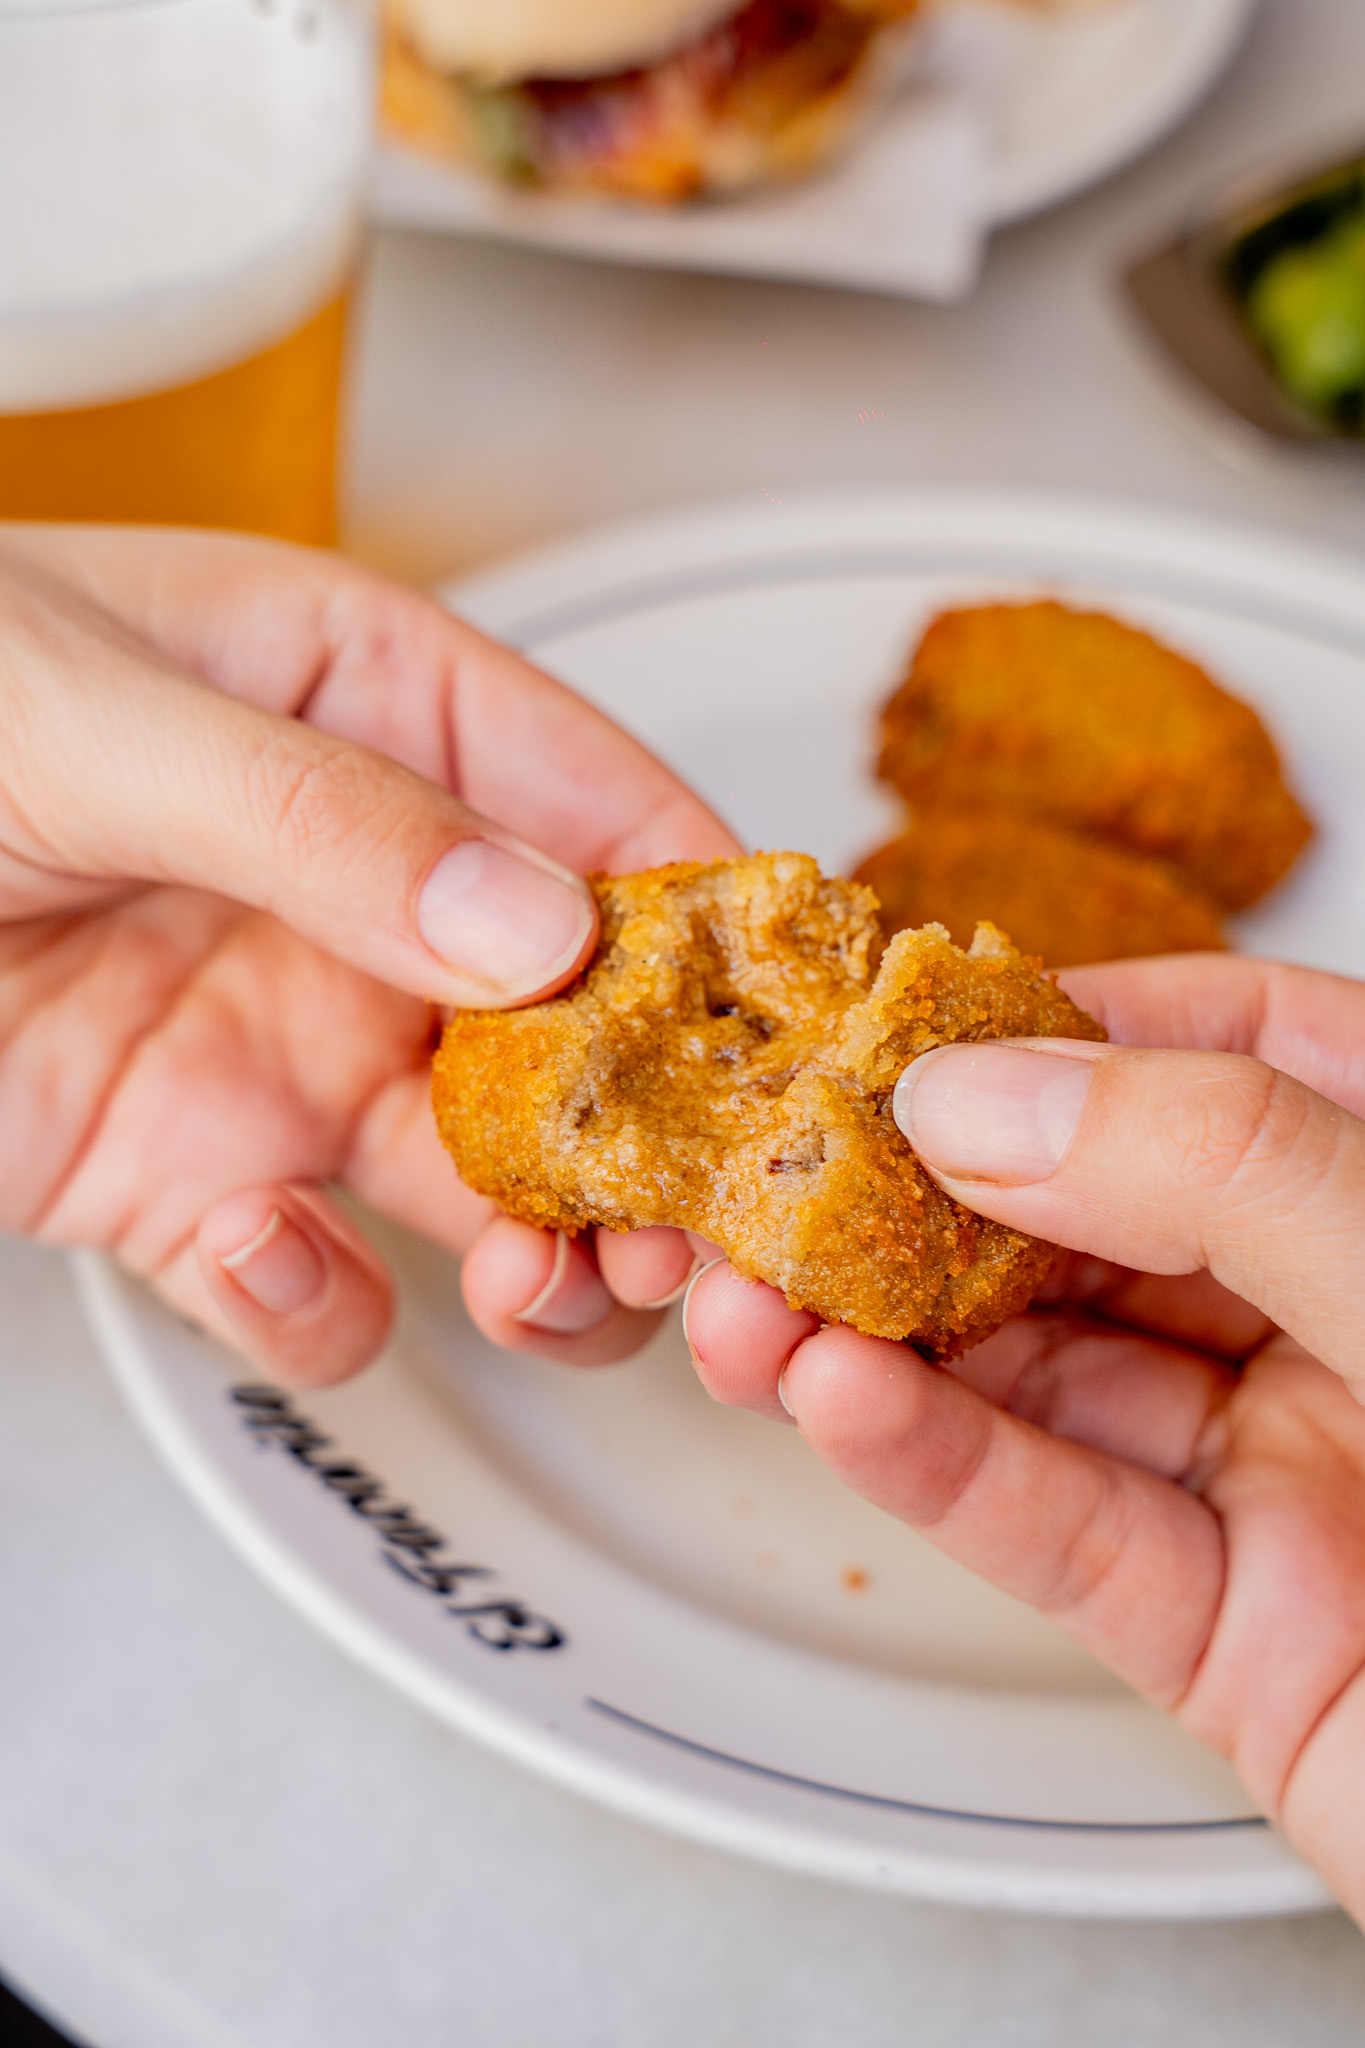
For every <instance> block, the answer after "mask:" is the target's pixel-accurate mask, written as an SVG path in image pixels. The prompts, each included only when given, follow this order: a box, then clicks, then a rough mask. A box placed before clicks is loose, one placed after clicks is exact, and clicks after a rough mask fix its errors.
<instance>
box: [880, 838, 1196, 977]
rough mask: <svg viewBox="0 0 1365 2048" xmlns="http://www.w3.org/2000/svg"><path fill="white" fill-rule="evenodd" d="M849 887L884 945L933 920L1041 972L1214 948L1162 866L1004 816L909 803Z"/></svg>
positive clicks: (1185, 889)
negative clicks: (991, 932)
mask: <svg viewBox="0 0 1365 2048" xmlns="http://www.w3.org/2000/svg"><path fill="white" fill-rule="evenodd" d="M854 880H855V881H858V882H865V883H866V884H867V886H868V887H869V888H870V889H872V890H873V891H875V893H876V896H877V900H878V902H879V903H880V904H881V910H882V926H883V929H884V930H885V931H886V932H887V934H888V935H889V934H890V933H892V932H899V931H904V930H906V929H907V927H911V926H914V925H921V924H927V923H928V922H929V921H930V920H931V919H935V920H937V922H938V923H939V924H943V925H946V926H947V927H948V931H949V934H950V936H951V937H952V939H953V940H954V942H955V943H956V944H957V945H959V946H963V945H969V944H970V942H971V935H972V932H973V930H974V929H975V927H976V926H977V925H978V924H979V923H980V922H981V921H982V920H983V919H989V920H990V921H991V922H992V923H993V924H997V925H999V926H1000V927H1001V928H1002V929H1003V930H1005V931H1007V932H1008V933H1009V935H1010V938H1011V940H1012V941H1013V943H1014V944H1015V945H1016V946H1018V948H1019V949H1020V951H1021V952H1023V953H1036V954H1037V955H1038V956H1039V958H1040V959H1041V960H1042V961H1043V963H1044V965H1045V966H1047V967H1077V966H1080V965H1081V964H1082V963H1083V962H1088V961H1092V960H1128V959H1133V958H1136V957H1138V956H1140V955H1143V954H1151V953H1200V952H1205V951H1209V950H1213V949H1216V948H1220V947H1221V946H1222V945H1223V935H1222V930H1221V927H1220V925H1219V921H1218V913H1217V911H1216V910H1215V909H1214V907H1213V905H1212V904H1211V903H1209V902H1207V901H1206V900H1205V899H1204V898H1203V897H1202V896H1200V895H1198V894H1196V892H1195V890H1194V889H1193V887H1192V886H1190V885H1188V884H1186V883H1185V882H1184V881H1183V880H1182V879H1181V877H1180V875H1179V874H1178V873H1177V871H1176V870H1175V869H1174V868H1171V867H1168V866H1167V865H1166V864H1165V862H1163V861H1157V860H1150V859H1148V858H1147V857H1146V855H1144V854H1140V853H1131V852H1129V850H1128V849H1127V848H1126V847H1122V846H1113V845H1110V844H1109V843H1108V842H1106V841H1104V840H1100V839H1088V838H1086V837H1085V836H1084V835H1083V834H1081V833H1079V832H1068V831H1066V830H1064V829H1063V828H1062V827H1061V826H1060V825H1052V824H1049V823H1047V822H1046V820H1044V819H1041V818H1023V817H1020V816H1019V815H1018V813H1017V812H1014V811H993V810H971V811H965V810H961V811H960V810H954V809H952V808H951V807H950V806H947V805H944V804H935V803H927V804H926V803H916V805H915V807H914V812H913V814H912V817H911V819H910V822H909V823H908V825H907V826H906V829H905V830H904V831H903V832H902V833H900V834H899V836H898V837H897V838H895V839H892V840H889V841H888V842H887V844H886V845H885V846H879V847H878V848H877V850H876V851H875V853H870V854H868V856H867V858H866V860H864V861H863V862H862V864H861V866H859V867H857V868H855V869H854Z"/></svg>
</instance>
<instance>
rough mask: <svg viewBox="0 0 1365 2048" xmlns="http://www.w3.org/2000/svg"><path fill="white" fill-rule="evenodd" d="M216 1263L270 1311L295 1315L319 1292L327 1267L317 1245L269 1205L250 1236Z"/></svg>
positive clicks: (280, 1314) (283, 1314) (279, 1314)
mask: <svg viewBox="0 0 1365 2048" xmlns="http://www.w3.org/2000/svg"><path fill="white" fill-rule="evenodd" d="M218 1263H219V1265H220V1266H223V1267H225V1268H226V1270H227V1271H228V1272H229V1273H231V1275H232V1277H233V1279H234V1280H235V1281H236V1283H237V1285H238V1286H239V1287H240V1288H241V1290H242V1292H243V1293H244V1294H249V1295H250V1297H251V1299H252V1300H253V1301H254V1302H255V1303H256V1305H257V1307H258V1308H263V1309H268V1310H269V1312H270V1313H271V1315H276V1316H292V1315H297V1313H298V1312H299V1310H300V1309H304V1308H308V1307H309V1306H310V1305H311V1304H312V1303H313V1302H315V1301H316V1300H317V1298H318V1296H319V1295H320V1294H321V1292H322V1289H323V1284H324V1282H325V1281H326V1278H327V1268H326V1266H325V1264H324V1263H323V1260H322V1258H321V1256H320V1254H319V1253H318V1251H317V1250H316V1248H315V1247H314V1246H313V1245H312V1244H311V1243H310V1242H309V1240H308V1239H307V1238H306V1237H305V1236H304V1234H303V1232H302V1231H301V1230H300V1229H299V1228H298V1226H297V1224H295V1223H291V1222H290V1221H289V1218H288V1217H287V1216H286V1215H285V1214H284V1211H283V1210H282V1209H272V1210H271V1212H270V1215H269V1217H268V1218H267V1219H266V1221H265V1223H263V1224H262V1226H261V1228H260V1229H259V1230H258V1231H257V1232H256V1235H255V1236H254V1237H253V1238H249V1239H248V1241H247V1242H246V1243H245V1244H244V1245H240V1246H239V1247H238V1249H237V1250H236V1251H235V1252H220V1253H219V1254H218Z"/></svg>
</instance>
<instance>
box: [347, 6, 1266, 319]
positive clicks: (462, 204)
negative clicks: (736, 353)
mask: <svg viewBox="0 0 1365 2048" xmlns="http://www.w3.org/2000/svg"><path fill="white" fill-rule="evenodd" d="M1254 7H1255V0H1107V4H1097V5H1095V6H1094V7H1093V8H1087V7H1084V6H1082V7H1079V8H1076V9H1074V10H1071V11H1068V12H1064V13H1062V14H1060V15H1055V16H1048V17H1038V16H1030V15H1029V14H1028V13H1027V12H1026V11H1025V10H1023V9H1020V10H1018V11H1010V10H999V9H976V8H973V9H971V10H969V11H968V13H967V15H966V16H965V17H963V18H958V17H957V16H956V15H955V14H954V13H953V11H951V10H950V11H949V13H948V14H947V15H946V16H945V17H944V19H943V20H942V21H936V22H934V23H933V24H932V25H931V29H930V31H929V40H928V41H927V42H926V44H925V45H924V55H923V62H922V64H921V67H920V71H919V73H918V76H919V78H920V86H919V87H916V86H915V85H914V84H913V82H912V87H911V97H910V99H907V100H905V101H901V102H898V103H897V105H896V106H895V107H894V108H893V109H892V110H891V112H890V113H889V114H888V115H887V116H885V117H884V120H883V124H882V125H883V128H884V129H890V128H891V127H892V126H895V127H897V128H898V130H901V131H903V133H901V134H900V135H899V139H898V138H896V137H892V136H890V135H887V136H884V137H883V138H882V139H881V140H878V137H877V135H876V133H875V132H874V135H873V136H872V137H871V138H870V139H869V144H868V145H866V146H865V147H867V148H869V149H870V150H871V151H873V152H874V153H875V161H873V162H872V163H871V166H870V169H869V171H868V174H867V176H860V175H859V170H858V162H857V152H855V154H854V158H853V160H852V161H851V162H850V164H849V165H848V166H847V168H846V169H843V170H836V171H834V172H832V173H830V174H829V175H828V176H827V177H826V178H823V179H818V180H815V181H813V182H812V183H811V184H809V185H807V186H803V187H799V188H796V190H795V191H793V192H792V193H790V194H785V195H784V194H782V193H772V192H765V193H762V194H758V195H755V196H754V197H753V198H751V199H747V200H746V199H740V200H735V201H731V202H728V203H727V204H726V205H725V206H723V207H711V208H688V209H684V210H682V211H681V212H678V213H675V214H671V215H670V214H668V213H663V214H661V213H659V212H658V211H657V210H655V209H653V208H639V207H630V206H620V205H612V204H609V203H606V204H604V203H594V202H584V201H568V200H548V201H547V200H545V199H538V198H536V197H535V196H533V195H530V196H528V195H518V194H515V193H508V192H501V191H497V190H495V189H494V187H493V186H492V185H491V184H489V183H488V182H487V181H485V180H482V179H480V178H478V177H476V176H474V175H472V174H469V173H464V172H460V171H457V170H453V169H447V168H445V167H443V166H441V165H439V164H437V163H434V162H432V161H429V160H427V159H424V158H421V157H418V156H416V155H414V154H412V153H410V152H409V151H406V150H403V149H399V148H393V147H386V148H383V149H381V151H380V152H379V159H378V162H377V164H376V169H375V178H374V184H373V188H372V204H373V210H374V212H375V215H376V217H377V218H378V219H379V220H381V221H383V222H385V223H386V224H388V225H392V226H398V227H403V226H409V227H420V228H446V229H450V230H453V231H456V232H462V233H475V234H487V235H494V236H498V237H500V238H506V239H510V240H513V241H521V242H527V243H531V244H533V245H539V246H543V247H547V248H556V249H562V250H567V251H572V252H573V253H575V254H578V255H587V256H597V257H605V258H607V259H610V260H618V261H623V262H636V263H656V264H665V265H671V266H674V267H682V268H689V269H690V268H695V269H703V270H707V269H714V270H738V271H741V272H749V271H752V272H756V273H772V274H776V275H779V276H798V277H808V278H817V279H818V278H824V279H826V280H827V281H828V282H830V283H836V284H838V283H842V284H852V285H865V286H866V287H867V288H869V289H873V290H877V289H881V290H887V291H896V290H909V291H912V292H916V291H921V290H923V291H926V292H928V294H929V295H930V296H945V297H951V296H953V295H954V294H955V293H956V292H957V291H960V290H961V289H964V288H965V286H966V284H967V283H969V282H970V276H971V272H972V263H971V260H970V258H968V257H966V256H965V255H964V253H963V250H962V249H961V248H958V244H959V243H961V242H962V238H963V236H964V235H967V236H968V237H969V239H970V236H971V234H972V232H973V231H972V229H971V228H970V227H969V225H968V223H967V222H966V221H963V222H962V223H960V224H959V226H958V228H957V229H956V230H954V229H952V228H949V227H948V226H947V225H946V222H944V221H940V220H939V219H938V216H940V215H944V216H946V215H948V214H951V213H952V212H953V210H954V207H955V205H960V203H961V202H960V200H958V199H957V197H956V193H955V189H950V188H955V184H956V181H958V180H961V179H968V180H970V181H974V182H979V183H980V184H981V185H982V187H983V189H981V190H980V191H979V193H978V195H977V196H976V197H975V198H974V200H973V202H972V220H973V221H974V222H977V223H979V224H982V225H985V226H999V225H1002V224H1003V223H1005V222H1007V221H1012V220H1018V219H1020V218H1022V217H1023V216H1025V215H1027V214H1031V213H1036V212H1037V211H1039V209H1040V208H1042V207H1046V206H1051V205H1054V204H1055V203H1056V202H1057V201H1058V200H1061V199H1065V198H1067V197H1069V196H1070V195H1071V194H1073V193H1076V192H1079V191H1081V190H1083V189H1084V188H1085V187H1086V186H1087V185H1091V184H1093V183H1094V182H1095V181H1096V180H1097V179H1099V178H1102V177H1105V176H1107V175H1108V173H1109V172H1111V171H1113V170H1115V169H1117V168H1118V166H1119V165H1121V164H1124V163H1127V162H1128V161H1129V160H1130V159H1131V158H1132V157H1134V156H1136V155H1138V154H1139V153H1140V152H1141V151H1142V150H1144V149H1146V148H1148V147H1149V145H1150V144H1151V143H1153V142H1154V141H1155V140H1156V139H1157V137H1158V136H1160V135H1162V134H1164V133H1165V132H1166V130H1167V129H1169V128H1171V127H1172V126H1173V125H1174V124H1175V123H1176V122H1177V121H1179V120H1181V119H1182V118H1183V117H1184V116H1185V115H1186V114H1187V113H1188V112H1189V111H1190V109H1191V108H1192V107H1193V106H1194V105H1195V104H1196V102H1197V101H1198V100H1199V99H1200V98H1202V96H1203V95H1204V93H1205V92H1207V91H1208V89H1209V87H1210V86H1211V85H1212V83H1213V81H1214V80H1215V79H1216V78H1217V77H1218V75H1219V74H1220V72H1221V71H1222V70H1223V69H1224V67H1225V66H1226V64H1227V63H1228V61H1229V59H1230V58H1231V56H1232V53H1233V51H1234V50H1235V49H1236V47H1237V45H1238V43H1239V42H1240V41H1241V38H1242V36H1243V34H1244V32H1245V29H1246V27H1247V24H1248V22H1249V21H1250V19H1251V15H1252V13H1253V11H1254ZM926 81H929V82H931V83H932V85H933V87H934V88H935V90H934V92H933V93H932V94H931V96H930V101H923V100H922V99H921V97H920V96H919V95H920V94H921V93H922V89H923V85H924V83H925V82H926ZM931 103H932V107H933V109H934V112H933V114H932V117H930V116H929V115H928V112H927V110H928V107H929V105H930V104H931ZM954 107H960V108H961V109H962V110H963V117H964V118H966V117H967V115H968V112H969V110H970V108H972V107H977V108H979V109H980V117H979V120H975V128H973V129H972V130H971V133H973V134H974V133H975V132H976V129H977V128H979V129H980V131H981V134H982V138H983V139H984V137H985V135H986V134H987V133H989V135H990V136H991V137H992V138H993V141H992V146H991V149H990V153H989V160H988V161H987V162H986V163H985V164H984V165H982V166H980V167H979V168H978V166H977V164H976V162H975V149H974V147H973V145H972V143H971V141H970V135H969V136H968V137H967V138H966V139H965V140H964V137H963V135H962V133H961V132H959V130H958V129H957V128H955V127H954V126H953V122H952V117H951V113H949V114H948V116H947V120H948V130H949V131H951V132H946V131H944V129H943V119H944V113H945V109H951V108H954ZM972 118H973V119H975V117H972ZM917 122H920V123H924V124H925V126H924V133H923V136H922V138H921V139H920V141H919V144H918V146H917V145H916V135H915V124H916V123H917ZM869 179H870V180H871V187H869ZM921 181H924V182H925V183H926V184H927V185H928V187H929V188H930V190H929V192H928V196H927V198H925V199H924V200H923V201H922V202H921V204H920V205H918V206H917V204H916V197H915V191H914V189H913V188H915V187H916V186H917V185H918V184H919V183H920V182H921ZM888 187H903V188H904V189H905V196H904V198H899V197H898V196H897V192H896V191H895V190H888V189H885V188H888ZM898 209H899V211H898ZM926 212H927V215H928V216H929V217H928V218H927V219H926V218H921V215H922V214H924V213H926ZM872 216H875V219H873V220H872V229H871V232H870V234H869V231H868V220H869V218H870V217H872ZM976 232H979V227H978V228H977V229H976ZM945 235H946V236H947V237H948V241H949V242H951V243H952V245H953V247H954V248H956V249H958V253H957V255H956V256H954V255H952V254H951V253H949V251H948V249H947V248H946V247H945V246H944V240H943V238H944V236H945ZM898 242H903V243H904V244H905V245H906V250H907V251H909V253H908V254H907V253H904V252H898V250H897V248H896V246H895V245H896V244H897V243H898ZM912 244H914V245H916V246H915V248H914V249H911V246H910V245H912ZM902 266H908V268H906V269H905V273H904V275H902Z"/></svg>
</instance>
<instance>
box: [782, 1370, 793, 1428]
mask: <svg viewBox="0 0 1365 2048" xmlns="http://www.w3.org/2000/svg"><path fill="white" fill-rule="evenodd" d="M777 1398H778V1400H779V1401H780V1402H781V1403H782V1406H783V1407H784V1408H785V1409H786V1411H787V1413H788V1415H790V1417H791V1419H792V1421H793V1422H795V1420H796V1410H795V1409H794V1408H793V1407H792V1404H791V1402H790V1401H789V1400H788V1399H787V1375H786V1373H785V1372H780V1373H779V1374H778V1375H777Z"/></svg>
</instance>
